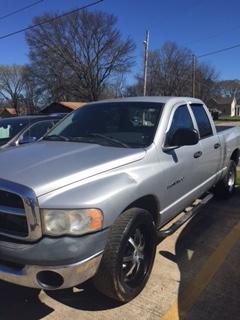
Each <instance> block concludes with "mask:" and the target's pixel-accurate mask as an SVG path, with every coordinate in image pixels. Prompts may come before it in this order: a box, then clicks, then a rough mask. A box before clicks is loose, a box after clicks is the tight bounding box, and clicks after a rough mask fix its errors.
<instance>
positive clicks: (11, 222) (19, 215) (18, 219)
mask: <svg viewBox="0 0 240 320" xmlns="http://www.w3.org/2000/svg"><path fill="white" fill-rule="evenodd" d="M0 232H4V233H6V232H7V233H8V234H9V235H14V236H19V237H27V236H28V224H27V218H26V214H25V210H24V209H18V208H13V207H8V206H3V205H2V202H1V200H0Z"/></svg>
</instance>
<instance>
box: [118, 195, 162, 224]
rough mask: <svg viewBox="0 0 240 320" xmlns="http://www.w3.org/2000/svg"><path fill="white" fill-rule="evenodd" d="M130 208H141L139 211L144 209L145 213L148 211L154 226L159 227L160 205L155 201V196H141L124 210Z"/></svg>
mask: <svg viewBox="0 0 240 320" xmlns="http://www.w3.org/2000/svg"><path fill="white" fill-rule="evenodd" d="M130 208H141V209H145V210H147V211H149V212H150V213H151V214H152V216H153V219H154V222H155V224H156V226H158V225H159V223H160V214H159V212H160V204H159V201H158V199H157V197H156V196H154V195H151V194H149V195H146V196H143V197H141V198H139V199H137V200H135V201H133V202H132V203H130V204H129V205H128V206H127V207H126V208H125V209H124V210H123V212H124V211H126V210H128V209H130Z"/></svg>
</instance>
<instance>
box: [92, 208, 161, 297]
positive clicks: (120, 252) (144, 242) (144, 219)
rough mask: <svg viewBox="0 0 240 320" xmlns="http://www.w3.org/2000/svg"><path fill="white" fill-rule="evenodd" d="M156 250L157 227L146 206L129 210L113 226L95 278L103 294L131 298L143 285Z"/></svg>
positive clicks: (95, 283)
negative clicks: (145, 208) (144, 208)
mask: <svg viewBox="0 0 240 320" xmlns="http://www.w3.org/2000/svg"><path fill="white" fill-rule="evenodd" d="M155 253H156V228H155V224H154V221H153V217H152V215H151V214H150V213H149V212H148V211H146V210H143V209H139V208H132V209H128V210H126V211H125V212H124V213H123V214H122V215H121V216H120V217H119V218H118V219H117V220H116V222H115V223H114V224H113V226H112V227H111V229H110V233H109V237H108V241H107V245H106V247H105V250H104V254H103V257H102V260H101V263H100V267H99V269H98V272H97V274H96V276H95V277H94V279H93V282H94V285H95V287H96V288H97V289H98V290H99V291H100V292H101V293H103V294H104V295H106V296H108V297H110V298H112V299H114V300H117V301H120V302H123V303H125V302H128V301H130V300H132V299H133V298H134V297H136V296H137V295H138V294H139V293H140V292H141V291H142V289H143V288H144V286H145V284H146V282H147V281H148V278H149V276H150V273H151V270H152V266H153V262H154V258H155Z"/></svg>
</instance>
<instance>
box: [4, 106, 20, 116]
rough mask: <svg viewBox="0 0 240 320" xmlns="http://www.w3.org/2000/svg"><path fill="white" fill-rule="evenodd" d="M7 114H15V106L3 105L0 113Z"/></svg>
mask: <svg viewBox="0 0 240 320" xmlns="http://www.w3.org/2000/svg"><path fill="white" fill-rule="evenodd" d="M2 114H4V115H8V114H9V116H16V115H17V112H16V109H15V108H12V107H4V108H3V109H2V110H1V112H0V115H2Z"/></svg>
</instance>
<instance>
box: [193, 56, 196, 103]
mask: <svg viewBox="0 0 240 320" xmlns="http://www.w3.org/2000/svg"><path fill="white" fill-rule="evenodd" d="M195 88H196V56H195V54H193V55H192V96H193V98H195V95H196V92H195V91H196V89H195Z"/></svg>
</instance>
